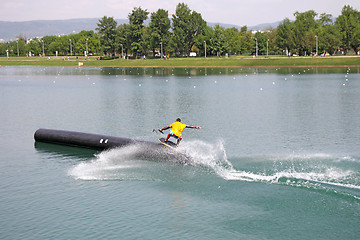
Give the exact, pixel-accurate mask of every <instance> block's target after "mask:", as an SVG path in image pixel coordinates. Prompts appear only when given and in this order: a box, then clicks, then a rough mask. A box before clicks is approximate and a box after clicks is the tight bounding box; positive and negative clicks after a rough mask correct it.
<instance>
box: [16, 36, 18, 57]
mask: <svg viewBox="0 0 360 240" xmlns="http://www.w3.org/2000/svg"><path fill="white" fill-rule="evenodd" d="M16 45H17V54H18V56H19V40H17V41H16Z"/></svg>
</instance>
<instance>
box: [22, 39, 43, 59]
mask: <svg viewBox="0 0 360 240" xmlns="http://www.w3.org/2000/svg"><path fill="white" fill-rule="evenodd" d="M26 49H27V52H31V54H34V55H35V56H36V55H39V54H42V45H41V42H40V41H39V39H37V38H34V39H32V40H30V42H29V43H28V44H27V46H26Z"/></svg>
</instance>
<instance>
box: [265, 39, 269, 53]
mask: <svg viewBox="0 0 360 240" xmlns="http://www.w3.org/2000/svg"><path fill="white" fill-rule="evenodd" d="M266 57H269V39H268V40H267V41H266Z"/></svg>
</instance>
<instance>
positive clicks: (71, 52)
mask: <svg viewBox="0 0 360 240" xmlns="http://www.w3.org/2000/svg"><path fill="white" fill-rule="evenodd" d="M69 41H70V56H72V46H71V39H69Z"/></svg>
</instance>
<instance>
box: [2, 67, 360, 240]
mask: <svg viewBox="0 0 360 240" xmlns="http://www.w3.org/2000/svg"><path fill="white" fill-rule="evenodd" d="M0 102H1V103H0V112H1V114H0V123H1V124H0V132H1V138H0V151H1V156H0V238H1V239H37V240H39V239H277V240H278V239H359V235H360V227H359V226H360V69H359V68H186V69H185V68H176V69H172V68H128V69H124V68H63V67H49V68H46V67H1V68H0ZM177 117H180V118H182V120H183V122H184V123H187V124H193V125H200V126H202V128H201V129H200V130H195V129H185V131H184V133H183V141H182V142H181V145H180V146H179V148H178V149H177V151H180V152H182V153H185V154H187V155H188V156H189V157H190V159H191V162H190V163H189V164H178V163H174V162H172V161H163V160H161V159H157V158H156V157H150V158H149V157H144V156H143V155H142V154H139V153H141V152H142V151H143V149H141V148H140V147H138V146H129V147H125V148H119V149H113V150H110V151H105V152H95V151H92V150H87V149H79V148H72V147H66V146H57V145H52V144H44V143H35V141H34V138H33V134H34V132H35V131H36V130H37V129H38V128H52V129H60V130H70V131H80V132H87V133H96V134H106V135H111V136H118V137H126V138H134V139H141V140H147V141H157V139H158V138H159V137H162V136H163V135H161V134H158V133H153V132H152V129H153V128H162V127H164V126H166V125H169V124H170V123H172V122H174V121H175V119H176V118H177Z"/></svg>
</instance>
